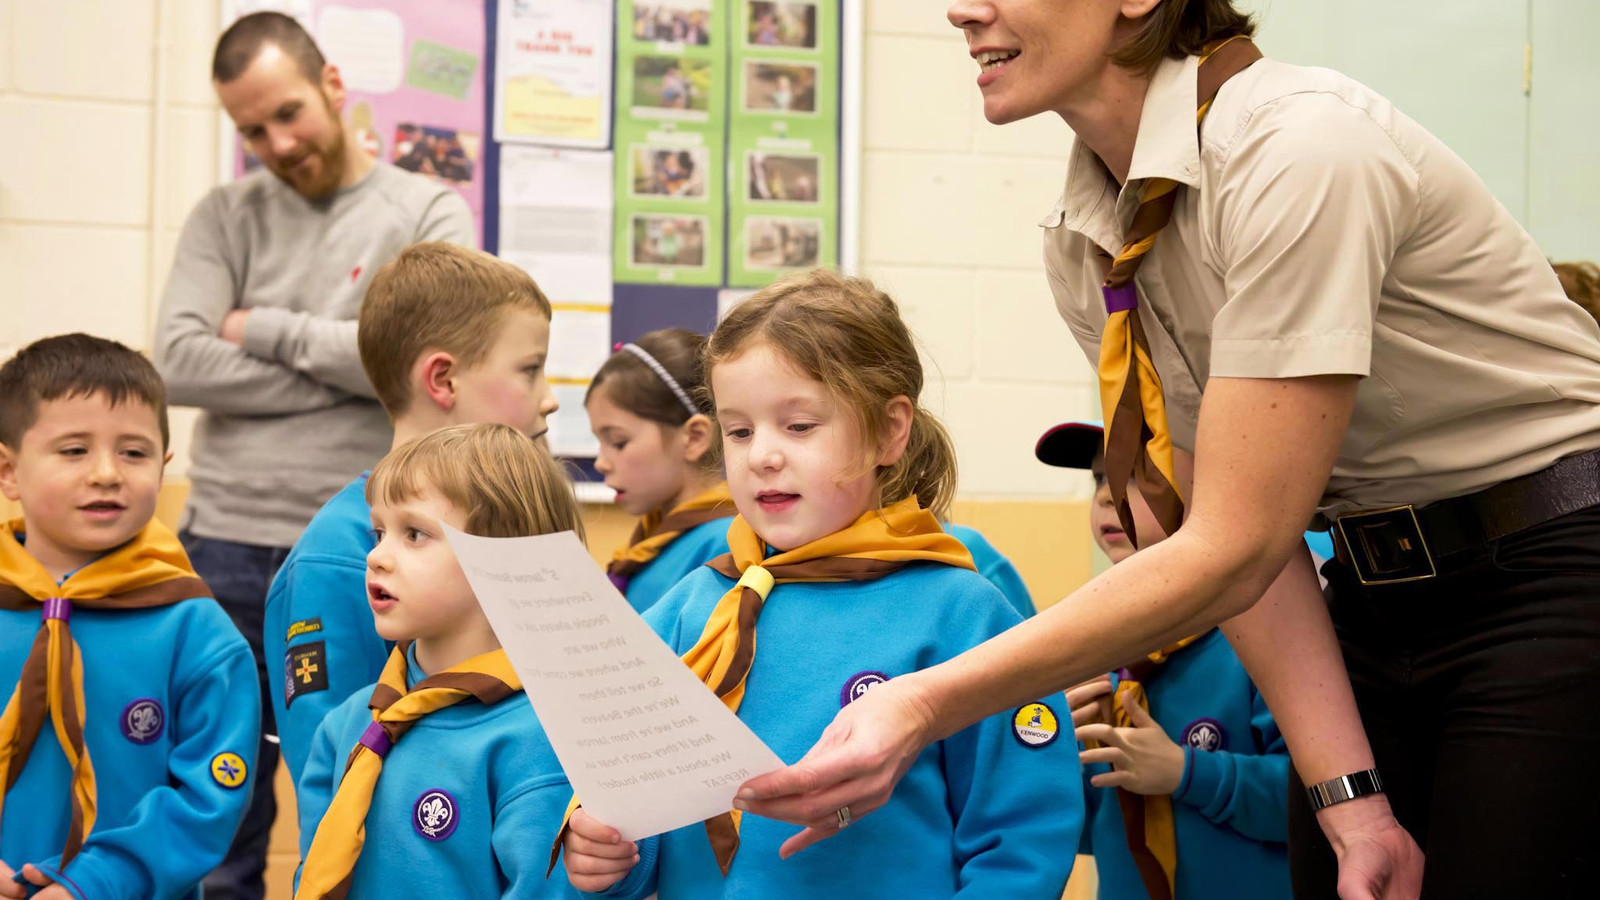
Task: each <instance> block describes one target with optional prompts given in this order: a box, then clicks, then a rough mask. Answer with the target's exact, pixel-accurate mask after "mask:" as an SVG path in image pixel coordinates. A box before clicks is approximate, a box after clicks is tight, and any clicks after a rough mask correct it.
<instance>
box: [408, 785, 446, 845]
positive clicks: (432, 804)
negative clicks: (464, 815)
mask: <svg viewBox="0 0 1600 900" xmlns="http://www.w3.org/2000/svg"><path fill="white" fill-rule="evenodd" d="M456 808H457V807H456V798H454V797H452V796H450V792H449V791H443V790H439V789H438V788H435V789H433V790H430V791H424V792H423V794H422V796H420V797H418V798H417V805H416V806H414V807H412V809H411V827H412V828H415V829H416V830H417V834H420V835H422V836H423V837H425V838H427V839H428V840H430V841H442V840H444V839H445V838H447V837H449V836H450V835H452V834H454V833H455V830H456Z"/></svg>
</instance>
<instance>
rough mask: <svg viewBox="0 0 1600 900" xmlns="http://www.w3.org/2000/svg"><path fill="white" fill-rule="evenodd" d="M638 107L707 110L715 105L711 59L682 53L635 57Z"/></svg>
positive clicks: (691, 110) (634, 103)
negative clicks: (713, 103) (677, 54)
mask: <svg viewBox="0 0 1600 900" xmlns="http://www.w3.org/2000/svg"><path fill="white" fill-rule="evenodd" d="M633 106H634V109H636V110H638V109H659V110H672V111H682V112H683V113H686V114H693V113H702V114H704V113H705V112H706V111H707V110H709V109H710V108H711V63H710V61H709V60H703V59H685V58H683V57H681V56H658V55H650V54H644V55H640V56H636V57H634V58H633Z"/></svg>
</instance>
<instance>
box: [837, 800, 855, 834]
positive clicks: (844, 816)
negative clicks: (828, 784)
mask: <svg viewBox="0 0 1600 900" xmlns="http://www.w3.org/2000/svg"><path fill="white" fill-rule="evenodd" d="M834 816H835V817H836V818H837V819H838V820H839V828H840V829H844V828H848V827H849V826H850V823H851V822H854V821H855V819H854V818H853V817H852V816H851V815H850V807H848V806H841V807H839V809H838V811H837V812H835V813H834Z"/></svg>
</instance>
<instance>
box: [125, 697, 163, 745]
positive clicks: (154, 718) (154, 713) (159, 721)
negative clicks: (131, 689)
mask: <svg viewBox="0 0 1600 900" xmlns="http://www.w3.org/2000/svg"><path fill="white" fill-rule="evenodd" d="M120 724H121V726H122V736H123V737H125V738H127V739H128V740H130V741H133V742H134V743H135V744H149V743H153V742H154V741H155V739H156V738H158V737H160V736H161V727H162V726H163V725H165V724H166V716H165V714H164V713H162V711H161V704H160V703H159V702H158V701H156V700H155V699H154V698H151V697H141V698H139V699H138V700H135V701H133V702H132V703H129V704H128V705H127V706H126V707H124V708H123V710H122V721H121V723H120Z"/></svg>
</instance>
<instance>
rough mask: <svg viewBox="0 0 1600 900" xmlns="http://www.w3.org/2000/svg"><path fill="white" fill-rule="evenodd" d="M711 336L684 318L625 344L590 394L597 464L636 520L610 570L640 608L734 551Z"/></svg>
mask: <svg viewBox="0 0 1600 900" xmlns="http://www.w3.org/2000/svg"><path fill="white" fill-rule="evenodd" d="M705 345H706V339H705V336H704V335H700V334H695V333H694V332H692V331H687V330H685V329H682V328H667V329H663V330H661V331H652V332H650V333H649V334H646V335H644V336H643V337H641V338H639V339H638V340H637V341H634V342H633V343H631V344H622V345H621V346H619V347H618V348H617V352H616V353H614V354H612V356H611V358H610V359H608V360H606V362H605V364H604V365H602V366H601V367H600V371H599V372H596V373H595V376H594V381H593V382H591V383H590V385H589V393H588V395H587V396H586V397H584V401H583V403H584V407H585V409H586V410H587V411H588V413H589V428H590V429H591V430H592V431H593V432H594V435H595V437H597V438H599V440H600V453H599V455H598V456H597V457H595V461H594V467H595V469H596V470H597V471H598V472H599V473H600V474H601V475H604V476H605V479H606V485H607V486H608V487H610V488H612V489H613V490H615V491H616V492H617V503H618V505H620V506H621V507H622V508H623V509H625V510H627V511H628V512H629V513H630V514H632V515H636V516H639V517H640V519H639V524H638V525H637V526H636V527H635V528H634V529H633V536H632V537H630V538H629V539H628V543H627V545H626V546H624V547H621V548H619V549H618V550H617V552H616V555H615V556H613V557H612V558H611V563H610V565H608V566H606V572H607V574H609V575H610V576H611V581H612V583H613V584H615V585H616V586H617V589H618V590H620V591H622V592H623V594H624V595H626V596H627V598H628V602H629V603H631V604H633V608H634V609H637V610H639V611H640V612H643V611H645V610H646V609H649V608H650V607H651V606H652V605H653V604H654V603H655V602H656V601H657V600H660V599H661V596H662V595H663V594H665V593H666V592H667V591H668V590H670V589H671V588H672V586H673V585H675V584H677V583H678V581H679V580H680V579H682V578H683V577H684V576H685V575H688V574H689V573H690V572H693V571H694V570H695V569H697V568H699V567H700V566H703V565H705V564H706V562H708V561H709V560H711V559H714V558H716V557H718V556H721V555H722V554H724V553H727V552H728V520H729V519H730V518H732V517H733V514H734V508H733V498H731V497H729V496H728V486H727V484H726V483H725V482H724V481H723V480H722V459H721V457H720V456H719V454H718V452H717V451H718V447H717V436H716V432H715V430H714V428H715V426H714V425H713V424H712V422H711V417H710V415H708V413H709V412H710V408H709V407H708V406H705V402H706V401H705V398H704V394H705V364H704V362H703V361H702V360H701V358H700V357H701V353H702V352H703V351H704V349H705Z"/></svg>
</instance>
